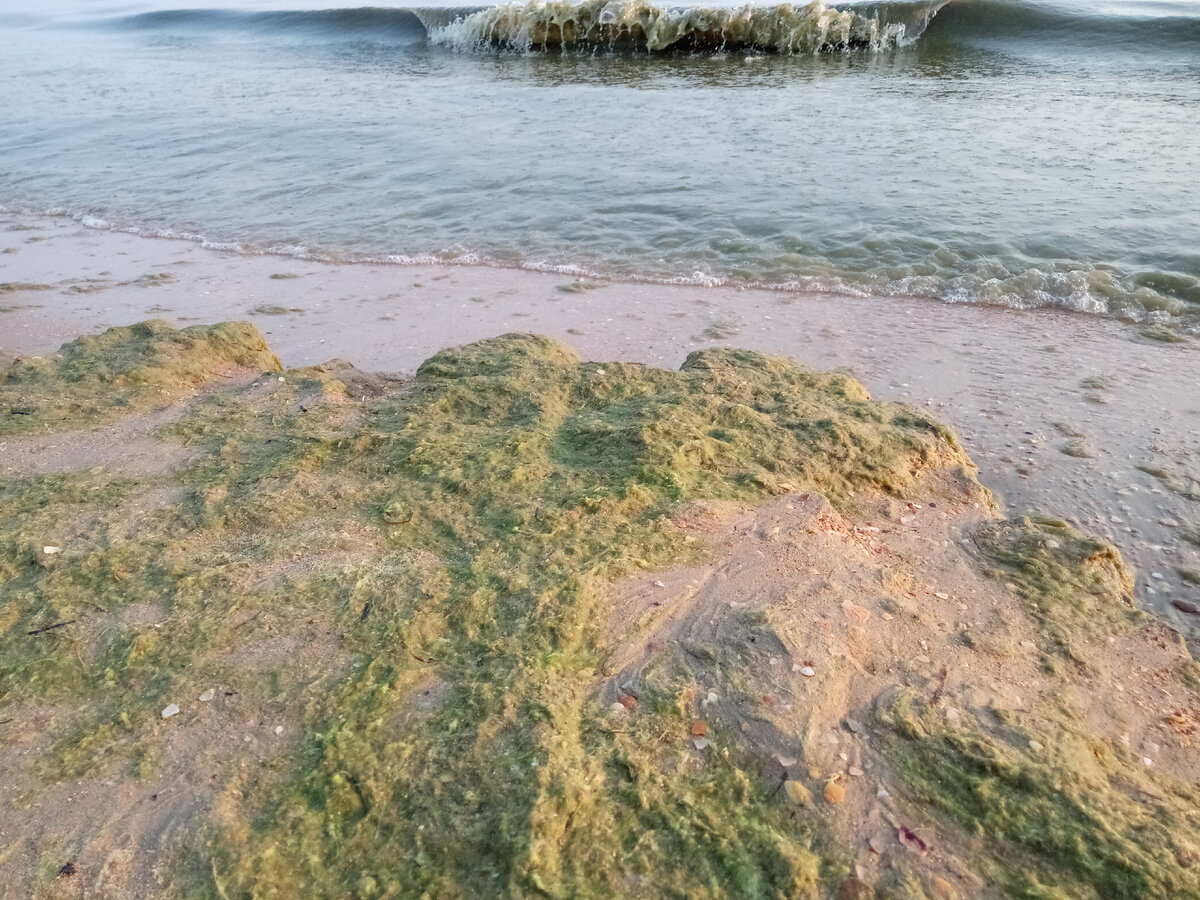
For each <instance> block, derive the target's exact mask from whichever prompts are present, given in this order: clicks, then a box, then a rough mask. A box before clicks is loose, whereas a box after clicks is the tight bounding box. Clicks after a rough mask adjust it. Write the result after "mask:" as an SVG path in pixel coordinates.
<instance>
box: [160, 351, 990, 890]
mask: <svg viewBox="0 0 1200 900" xmlns="http://www.w3.org/2000/svg"><path fill="white" fill-rule="evenodd" d="M212 411H213V409H212V404H210V409H209V410H208V413H207V414H212ZM201 418H202V417H201ZM296 421H297V419H295V418H292V419H289V418H286V417H283V418H280V417H278V416H274V417H273V418H272V427H271V430H270V433H271V434H272V435H274V436H275V438H274V440H275V441H276V443H277V445H278V446H277V447H276V448H275V449H272V450H270V451H269V452H264V448H261V447H260V448H259V449H258V453H259V455H258V457H257V460H256V461H254V462H251V461H250V457H249V456H248V455H246V449H247V443H248V441H247V434H251V435H253V434H254V433H255V432H256V429H257V428H258V427H259V426H257V425H256V424H255V423H252V422H249V423H242V427H240V428H239V429H238V430H239V435H238V437H237V438H233V437H228V436H222V437H220V440H221V441H222V442H223V444H222V451H219V452H218V453H216V454H215V456H214V457H213V458H214V459H215V458H221V459H225V458H227V457H228V454H226V453H224V452H223V451H224V449H225V448H227V447H229V446H230V444H231V443H234V442H236V444H237V448H238V449H237V455H238V456H239V457H241V458H243V459H245V460H246V463H247V464H248V465H251V466H253V467H254V468H253V471H254V472H255V475H254V476H253V477H251V478H246V477H245V475H244V474H243V473H242V472H241V471H240V470H235V471H233V472H230V473H228V475H227V476H222V475H221V473H220V472H217V471H212V472H209V473H207V474H206V477H205V481H206V483H212V482H213V481H214V480H219V479H221V478H222V477H224V478H225V479H226V480H227V483H228V484H229V485H230V490H231V492H232V491H233V490H236V486H237V485H238V484H241V483H249V484H254V483H257V482H258V481H259V480H261V478H262V477H263V472H264V471H277V470H278V466H279V463H278V462H277V461H272V460H278V458H279V456H280V455H281V454H287V453H288V452H289V451H288V450H287V449H286V448H287V446H288V445H289V438H288V437H287V436H286V435H287V434H288V431H289V427H290V426H291V425H292V424H293V423H294V422H296ZM180 428H184V429H193V433H195V434H197V435H202V436H203V437H202V438H201V439H204V440H208V439H211V438H213V437H215V436H217V435H218V434H219V431H218V430H216V429H213V428H210V426H208V425H204V424H201V425H198V424H197V423H196V421H187V420H185V421H184V422H181V423H180ZM935 463H936V464H945V463H956V464H958V465H968V463H967V462H966V459H965V457H964V456H962V454H961V451H959V450H958V449H957V448H955V447H953V446H951V445H950V444H948V443H947V442H946V441H945V440H944V439H943V438H942V437H941V435H940V433H939V432H938V430H937V429H936V427H935V426H934V425H933V423H930V422H928V421H926V420H924V419H923V418H921V417H920V416H919V415H916V414H915V413H913V412H910V411H907V410H903V409H900V408H895V407H889V406H886V405H883V404H877V403H873V402H871V401H870V400H869V398H868V397H867V395H866V393H865V391H863V389H862V388H861V387H860V386H859V385H858V384H857V383H855V382H853V381H852V380H851V379H848V378H846V377H844V376H840V375H817V374H815V373H812V372H809V371H807V370H804V369H802V368H800V367H798V366H796V365H794V364H792V363H789V362H786V361H783V360H776V359H772V358H769V357H764V356H761V355H759V354H753V353H747V352H744V351H703V352H700V353H696V354H693V355H692V356H691V357H689V359H688V361H687V362H686V363H685V365H684V367H683V369H682V370H681V371H680V372H674V373H673V372H666V371H662V370H658V369H652V368H648V367H645V366H636V365H627V364H620V363H604V364H595V363H580V362H579V361H578V359H577V358H576V357H575V355H574V354H573V353H572V352H571V351H570V350H568V349H567V348H565V347H563V346H561V345H559V344H556V343H554V342H552V341H549V340H546V339H542V338H534V337H530V336H525V335H509V336H506V337H504V338H499V339H495V340H492V341H484V342H481V343H479V344H474V345H470V346H468V347H463V348H455V349H452V350H447V351H443V352H442V353H439V354H437V355H436V356H434V357H433V358H431V359H430V360H428V361H427V362H426V363H425V364H424V365H423V366H422V367H421V368H420V370H419V372H418V374H417V378H416V379H415V381H414V382H413V383H412V384H411V385H408V386H407V389H406V391H405V392H404V393H403V394H402V395H400V396H392V397H385V398H383V399H381V400H380V401H377V402H376V403H374V404H371V405H370V406H369V407H368V409H367V418H366V419H365V421H363V422H362V424H361V425H360V427H359V428H358V429H357V434H356V435H355V436H353V437H352V438H350V439H347V440H345V441H343V442H342V444H341V445H340V446H338V447H335V448H334V450H333V452H332V455H331V456H330V457H329V458H328V459H327V461H326V462H325V465H326V466H327V467H329V468H332V469H336V470H337V471H338V472H339V473H340V474H341V476H342V477H343V478H347V479H349V481H351V482H353V483H355V484H357V485H358V487H357V488H346V492H345V493H344V496H348V495H349V494H350V492H352V491H357V493H355V494H354V497H355V500H356V502H358V503H360V504H361V506H360V510H361V512H362V513H363V514H364V515H366V516H367V517H368V518H369V519H370V520H371V521H372V522H374V523H376V524H377V526H378V528H379V529H380V530H381V533H382V534H383V535H384V536H385V539H386V546H387V547H389V548H391V553H390V557H389V559H390V562H389V563H388V567H387V571H388V575H387V577H383V576H381V575H378V574H372V573H371V572H370V571H369V570H368V571H366V572H363V573H361V574H360V576H359V578H358V581H357V583H356V584H355V589H354V591H353V592H352V596H351V597H350V598H348V601H347V603H346V606H345V612H344V616H345V618H346V619H349V618H351V617H353V618H355V619H357V621H356V622H355V624H354V625H353V627H352V634H353V643H354V646H355V647H356V648H357V651H358V652H359V653H360V654H361V658H362V659H363V660H369V662H367V663H365V665H364V666H363V667H362V668H361V669H359V670H358V671H357V672H356V673H355V674H354V675H353V676H351V677H350V678H348V679H347V680H346V681H345V682H344V683H343V684H342V685H341V686H340V687H339V688H338V690H337V691H336V692H335V694H333V695H331V696H330V697H329V698H328V699H327V700H326V701H325V702H323V703H319V704H314V705H313V706H312V707H311V709H310V716H311V718H310V720H309V729H310V734H311V735H312V738H310V740H309V742H308V743H307V745H306V748H305V751H304V754H303V755H302V758H301V762H300V771H299V772H298V773H297V774H296V775H295V780H294V781H293V783H292V784H293V786H292V787H291V788H290V789H288V790H287V791H285V792H283V793H282V794H281V795H280V796H275V797H271V798H266V797H263V798H259V799H258V801H257V803H251V806H252V808H254V809H255V810H256V815H257V819H256V821H257V823H258V824H257V825H256V826H254V827H251V828H249V829H245V828H239V826H237V825H235V824H230V825H228V826H227V829H226V830H225V831H224V832H223V833H222V837H221V838H220V839H219V841H218V847H223V848H224V849H223V850H219V851H218V857H217V858H218V865H217V870H218V877H219V880H220V883H221V885H222V887H223V889H224V890H226V891H227V892H229V893H230V895H231V896H232V895H234V894H242V893H248V894H257V895H260V896H287V895H289V893H291V892H293V891H295V890H299V889H300V885H304V890H305V891H308V892H310V895H312V896H327V895H336V894H338V893H340V892H341V891H344V890H345V887H346V885H347V884H354V885H355V886H356V889H357V890H358V891H359V892H360V894H361V895H362V896H391V895H397V894H405V895H410V894H411V895H415V894H419V893H421V892H424V891H427V892H429V893H431V894H436V895H444V896H479V895H483V894H493V893H496V892H515V893H526V892H539V893H544V894H548V895H550V896H593V895H602V896H606V895H612V894H622V895H626V896H684V895H689V894H694V893H705V894H708V895H712V896H806V895H810V894H813V892H815V891H816V884H817V880H818V874H817V873H818V870H819V863H820V860H819V857H818V855H817V854H816V853H815V852H814V851H813V849H812V847H811V839H810V834H809V831H808V828H807V827H801V826H800V825H797V824H795V823H792V822H791V820H790V819H787V817H786V815H785V813H784V812H783V808H782V806H781V804H780V803H779V802H778V801H777V800H775V799H772V798H771V797H770V791H769V787H770V785H765V784H764V782H763V781H762V779H761V778H760V777H759V776H758V774H757V771H756V770H755V769H754V768H753V767H752V766H750V764H749V763H748V762H746V761H740V762H739V760H738V759H737V758H736V757H730V759H726V758H725V757H723V756H720V757H711V758H700V759H695V758H694V757H695V753H694V752H690V753H689V752H688V751H689V748H688V747H687V746H686V744H685V739H686V735H687V721H688V720H687V717H686V716H685V715H684V714H683V713H682V712H681V711H679V710H678V709H675V710H672V709H671V704H670V703H669V702H668V700H667V699H663V698H660V699H657V700H656V699H655V698H654V697H651V696H646V697H642V698H641V700H642V702H641V704H640V706H639V711H638V713H637V714H635V716H633V717H632V718H631V720H630V721H629V722H628V723H626V724H625V725H624V726H622V727H615V726H614V725H612V724H611V723H610V721H609V719H608V718H607V715H608V713H607V710H605V709H603V708H600V707H598V706H597V705H596V703H595V702H594V700H593V699H592V698H593V694H594V684H595V681H596V678H597V666H598V665H599V663H600V661H601V658H602V657H601V654H600V653H599V651H598V650H597V646H598V644H599V643H600V640H599V637H598V634H597V631H596V629H597V609H596V605H595V604H596V602H597V600H598V598H599V596H600V592H599V587H600V585H602V584H603V583H604V582H606V581H607V580H609V579H611V578H613V577H616V576H618V575H621V574H624V573H626V572H628V571H630V570H632V569H637V568H652V567H657V566H663V565H667V564H670V563H672V562H679V561H683V560H686V559H688V558H689V557H690V556H691V555H693V554H694V553H695V551H694V550H691V549H690V548H688V547H687V546H686V545H684V544H683V543H682V542H681V539H680V538H679V537H678V536H677V535H674V534H673V533H672V532H671V531H670V530H669V529H666V528H665V527H664V526H663V524H662V523H663V517H664V516H665V515H667V514H668V513H670V512H671V511H672V510H673V509H675V508H676V507H677V505H678V504H679V503H681V502H683V501H686V500H688V499H690V498H693V497H700V496H707V497H730V498H745V499H755V498H760V497H764V496H767V495H769V494H770V493H772V492H776V491H780V490H783V489H784V488H781V487H780V485H781V484H783V483H789V485H790V486H795V487H797V488H800V487H805V486H808V487H816V486H818V485H819V486H821V487H822V489H824V490H827V491H828V492H829V493H830V494H831V495H833V496H835V497H841V498H845V497H848V496H849V495H850V494H851V493H852V492H853V491H854V490H855V489H856V488H857V489H862V488H866V487H878V488H882V489H891V490H903V489H904V488H906V487H908V486H910V485H912V484H913V483H914V481H915V480H916V479H917V478H918V477H919V476H920V473H921V471H922V470H923V469H924V468H927V467H928V466H930V465H933V464H935ZM297 464H298V461H297V460H296V459H294V458H290V459H289V462H288V466H289V467H292V466H295V465H297ZM364 485H367V486H369V487H368V488H367V489H365V490H364V487H363V486H364ZM229 499H230V500H234V499H235V498H234V496H233V494H232V493H231V494H230V496H229ZM236 506H237V509H238V515H239V516H245V515H247V511H248V510H251V509H253V507H254V499H253V498H237V499H236ZM272 507H273V508H275V509H277V508H278V507H279V504H272ZM228 514H229V513H228V512H226V513H225V515H228ZM360 611H361V612H360ZM368 612H369V614H368ZM429 683H436V684H438V685H444V686H445V688H444V691H443V692H440V696H441V700H440V701H439V704H438V705H437V707H436V708H435V709H432V710H429V711H427V712H426V713H424V714H422V716H421V717H420V721H421V728H420V729H412V730H407V729H400V730H397V729H396V728H395V727H392V726H391V723H394V722H395V721H396V720H397V719H399V720H401V721H410V720H411V719H412V718H413V716H414V715H416V714H415V713H413V712H412V711H411V709H409V707H410V706H411V705H412V704H413V703H414V702H416V701H415V700H414V698H413V696H412V690H413V688H412V686H413V685H425V684H429ZM668 696H669V691H666V689H665V688H664V694H663V697H664V698H665V697H668ZM239 818H240V816H239ZM250 846H255V847H262V848H265V850H264V852H262V853H248V852H244V850H242V851H239V849H238V848H248V847H250Z"/></svg>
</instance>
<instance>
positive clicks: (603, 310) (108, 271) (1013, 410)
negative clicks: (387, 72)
mask: <svg viewBox="0 0 1200 900" xmlns="http://www.w3.org/2000/svg"><path fill="white" fill-rule="evenodd" d="M0 229H5V230H3V231H0V244H2V245H3V246H0V250H9V249H10V248H12V250H14V251H15V252H4V253H3V254H0V282H2V283H4V284H5V285H7V286H8V288H9V289H7V290H6V291H5V293H4V294H3V295H0V308H3V309H5V310H6V311H5V312H2V313H0V353H3V354H4V355H5V356H8V357H12V356H18V355H23V354H26V355H27V354H32V353H45V352H49V351H53V350H54V349H55V348H57V347H58V346H59V345H61V344H62V343H64V342H66V341H69V340H71V339H73V338H75V337H77V336H79V335H81V334H87V333H92V332H96V331H99V330H102V329H103V328H107V327H110V326H114V325H124V324H130V323H133V322H137V321H141V320H144V319H147V318H152V317H157V318H163V319H166V320H168V321H170V322H173V323H175V324H177V325H188V324H193V323H196V322H206V323H208V322H216V321H221V320H227V319H235V320H247V321H250V322H252V323H254V324H255V325H257V326H258V327H259V328H260V329H261V330H262V331H263V332H264V333H265V334H266V336H267V339H268V340H269V341H270V343H271V346H272V348H274V349H275V350H276V351H277V352H278V353H279V355H280V356H281V357H282V358H283V359H284V360H285V362H286V363H287V364H288V365H290V366H304V365H313V364H317V363H320V362H322V361H325V360H327V359H329V358H332V357H339V358H345V359H349V360H350V361H352V362H353V363H354V364H355V365H356V366H358V367H359V368H361V369H363V370H372V371H373V370H382V371H390V372H397V373H400V374H401V375H407V374H410V373H411V372H412V371H413V370H414V369H415V367H416V366H417V365H418V364H419V363H420V362H421V361H422V360H424V359H426V358H428V357H429V356H431V355H432V354H433V353H435V352H437V351H438V350H440V349H443V348H444V347H447V346H457V345H461V344H465V343H468V342H471V341H475V340H479V339H482V338H486V337H492V336H495V335H498V334H502V333H506V332H535V333H540V334H547V335H549V336H552V337H555V338H557V339H559V340H562V341H564V342H566V343H569V344H570V345H571V346H573V347H575V348H576V349H577V350H578V351H579V353H580V354H581V356H583V357H584V358H591V359H622V360H628V361H634V362H643V363H647V364H653V365H658V366H663V367H666V368H675V367H677V366H678V365H679V364H680V363H681V362H682V361H683V358H684V357H685V356H686V355H687V353H688V352H691V351H692V350H696V349H700V348H704V347H713V346H733V347H746V348H748V349H754V350H759V351H761V352H766V353H771V354H778V355H783V356H788V357H791V358H794V359H796V360H797V361H799V362H800V363H802V364H804V365H807V366H811V367H813V368H816V369H841V370H845V371H848V372H850V373H852V374H853V375H854V376H855V377H856V378H858V379H859V380H860V381H862V382H863V383H864V384H865V385H866V386H867V388H868V389H869V390H870V391H871V393H872V395H873V396H875V397H877V398H879V399H884V400H893V401H899V402H905V403H909V404H912V405H914V406H918V407H922V408H926V409H928V410H929V411H930V412H931V413H932V414H934V415H935V416H937V417H938V418H940V419H942V420H943V421H946V422H947V423H948V424H949V425H950V426H951V427H953V428H954V429H955V430H956V431H957V433H958V434H959V435H960V437H961V438H962V440H963V441H964V444H965V446H966V448H967V449H968V451H969V452H970V454H971V456H972V457H973V458H974V460H975V461H976V463H977V464H978V465H979V467H980V480H981V481H982V482H983V484H985V485H986V486H987V487H989V488H990V489H992V490H993V491H994V492H995V493H996V494H997V495H998V496H999V497H1000V498H1001V499H1002V500H1003V501H1004V503H1005V504H1006V506H1007V507H1008V508H1009V510H1010V511H1011V512H1016V511H1019V510H1022V509H1026V508H1029V509H1037V510H1041V511H1045V512H1047V513H1050V514H1053V515H1058V516H1063V517H1065V518H1068V519H1070V520H1072V521H1074V522H1077V523H1078V524H1079V525H1080V526H1081V527H1083V528H1084V529H1086V530H1089V531H1092V532H1095V533H1097V534H1098V535H1100V536H1102V537H1105V538H1107V539H1110V540H1112V541H1113V542H1114V543H1115V544H1116V545H1117V546H1118V547H1119V549H1120V550H1121V552H1122V553H1123V554H1124V555H1125V557H1126V559H1127V560H1128V561H1129V562H1130V564H1131V565H1132V566H1133V567H1134V569H1135V570H1136V572H1137V594H1138V598H1139V601H1140V602H1141V603H1142V605H1144V606H1145V607H1146V608H1147V609H1149V610H1151V611H1153V612H1154V613H1156V614H1157V615H1159V616H1161V617H1162V618H1164V619H1165V620H1167V621H1168V622H1169V623H1170V624H1171V625H1172V626H1173V627H1175V628H1177V629H1179V630H1180V631H1181V632H1183V633H1184V634H1185V635H1187V636H1188V637H1189V639H1190V640H1192V641H1193V642H1194V641H1195V640H1196V638H1197V635H1200V616H1196V615H1192V614H1188V613H1185V612H1182V611H1181V610H1179V609H1178V608H1176V607H1175V606H1174V605H1173V603H1172V601H1174V600H1183V601H1192V602H1200V589H1198V588H1196V587H1195V586H1194V585H1192V584H1190V583H1188V582H1187V581H1186V580H1184V579H1183V578H1181V577H1180V576H1179V574H1178V572H1177V570H1178V569H1185V570H1186V569H1196V568H1200V548H1197V547H1196V546H1194V545H1192V544H1189V543H1188V542H1187V541H1185V540H1183V539H1181V537H1180V531H1182V530H1183V529H1184V528H1186V527H1187V526H1188V525H1191V524H1193V523H1194V522H1195V521H1196V520H1197V519H1198V518H1200V512H1198V511H1197V509H1195V508H1194V507H1195V506H1196V504H1195V502H1194V501H1193V500H1190V499H1188V498H1187V497H1185V496H1183V495H1182V494H1181V493H1179V492H1178V489H1179V488H1180V486H1181V485H1182V486H1186V485H1188V484H1189V482H1187V480H1186V479H1187V474H1188V473H1189V471H1191V472H1194V471H1196V468H1195V467H1196V462H1195V461H1196V460H1198V459H1200V439H1198V438H1197V437H1196V436H1195V435H1196V433H1197V432H1200V427H1198V426H1200V403H1196V402H1195V401H1194V399H1193V396H1192V392H1191V391H1190V390H1189V387H1188V386H1189V385H1194V384H1196V383H1200V354H1197V352H1196V345H1195V344H1191V343H1188V344H1178V345H1175V344H1160V343H1156V342H1153V341H1150V340H1147V339H1145V338H1143V337H1140V336H1139V335H1138V333H1137V331H1136V330H1135V329H1134V328H1133V327H1131V326H1128V325H1124V324H1122V323H1119V322H1116V321H1113V320H1105V319H1100V318H1098V317H1093V316H1085V315H1081V314H1077V313H1066V312H1057V311H1051V310H1036V311H1029V312H1024V311H1018V310H1011V309H999V308H988V307H976V306H954V305H947V304H944V303H941V302H938V301H932V300H924V299H913V300H911V301H905V300H903V299H899V298H895V299H891V300H881V299H877V298H876V299H863V298H857V297H847V296H830V295H801V294H781V293H779V292H777V291H769V290H760V289H742V288H732V287H700V286H691V285H681V286H674V285H662V284H651V283H638V282H632V283H630V282H600V281H593V280H589V279H576V278H573V277H571V276H566V275H558V274H551V273H537V272H531V271H527V270H521V269H494V268H485V267H468V266H454V265H422V264H417V265H405V266H396V265H380V266H373V265H369V264H350V265H338V264H329V263H317V262H311V261H305V260H301V259H295V258H289V257H271V256H240V255H234V254H230V253H228V252H222V251H219V250H211V249H207V248H205V247H202V246H201V245H199V244H193V243H190V242H181V241H177V240H170V239H155V238H146V237H141V236H137V235H132V234H124V233H120V232H104V231H96V230H94V229H88V228H86V227H84V226H82V225H80V224H79V223H77V222H75V221H73V220H65V219H64V220H54V219H45V218H33V217H22V216H17V215H11V214H7V213H6V214H0ZM15 229H19V230H15ZM13 285H27V286H37V287H38V288H42V289H30V288H18V289H15V290H14V289H12V286H13ZM1064 451H1066V452H1064ZM1071 454H1078V455H1071ZM1139 466H1144V467H1146V468H1149V469H1153V470H1155V471H1157V472H1158V473H1159V476H1157V477H1156V476H1155V475H1153V474H1150V473H1148V472H1146V471H1143V470H1142V469H1139V468H1138V467H1139ZM1189 467H1190V468H1189ZM2 474H4V472H3V468H2V467H0V475H2ZM1172 486H1174V488H1175V489H1176V490H1173V489H1172ZM1156 576H1159V577H1156ZM1193 646H1194V643H1193Z"/></svg>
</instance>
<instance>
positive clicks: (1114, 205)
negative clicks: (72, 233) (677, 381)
mask: <svg viewBox="0 0 1200 900" xmlns="http://www.w3.org/2000/svg"><path fill="white" fill-rule="evenodd" d="M195 3H196V4H197V5H195V6H190V5H181V4H179V3H176V2H172V0H128V2H126V0H92V2H84V0H37V2H35V0H5V2H4V3H3V4H2V5H0V209H3V210H4V211H7V212H11V213H21V214H34V215H55V216H66V217H72V218H74V219H76V220H77V221H79V222H80V223H83V224H84V225H87V226H90V227H93V228H98V229H113V230H119V231H129V232H133V233H137V234H144V235H147V236H162V237H175V238H184V239H189V240H194V241H198V242H202V243H205V244H207V245H210V246H214V247H218V248H222V249H225V250H228V251H232V252H237V253H244V254H286V255H292V256H298V257H303V258H308V259H315V260H325V261H332V262H341V263H348V264H351V263H362V262H369V263H372V264H375V265H378V264H381V263H392V264H395V265H398V266H402V265H405V264H413V263H422V264H425V263H429V262H431V261H436V262H444V263H450V264H456V265H471V266H488V265H490V266H502V267H517V268H526V269H532V270H542V271H553V272H560V273H565V274H568V275H572V276H576V277H580V278H603V279H610V280H616V281H620V280H626V281H647V282H662V283H676V284H696V285H734V286H748V287H749V286H753V287H760V288H767V289H771V290H777V291H781V292H798V293H808V292H814V291H816V292H832V293H834V294H839V295H850V296H854V297H859V298H863V297H865V298H870V299H871V300H873V301H874V300H877V301H878V302H879V303H889V302H895V301H896V299H897V298H905V299H907V298H912V297H922V298H933V299H936V300H941V301H945V302H947V303H957V304H987V305H990V306H994V307H1011V308H1016V309H1029V308H1037V307H1056V308H1060V309H1067V310H1074V311H1078V312H1080V313H1085V314H1093V315H1098V316H1107V317H1116V318H1118V319H1121V320H1124V321H1127V322H1131V323H1143V324H1156V325H1161V326H1164V327H1167V328H1169V329H1174V330H1176V331H1178V332H1181V333H1188V332H1191V333H1200V2H1195V0H1145V2H1138V0H1131V2H1109V0H1097V2H1077V0H1037V2H1024V0H948V2H947V0H905V2H887V3H844V4H843V3H839V4H836V5H832V4H829V5H827V4H825V3H822V2H820V0H816V2H812V3H809V4H807V5H806V4H803V3H797V4H778V5H771V4H767V3H760V4H751V5H732V4H731V5H722V4H717V5H680V6H674V5H662V6H658V5H654V4H651V3H648V2H636V0H552V2H532V3H529V4H511V5H501V6H467V7H462V6H457V7H449V6H444V7H443V6H421V7H416V6H405V5H400V4H387V3H377V4H376V5H374V6H369V7H366V6H357V5H352V4H350V5H347V4H334V3H333V0H325V2H319V0H318V2H309V0H195Z"/></svg>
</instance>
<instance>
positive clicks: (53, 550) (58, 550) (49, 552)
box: [42, 544, 62, 556]
mask: <svg viewBox="0 0 1200 900" xmlns="http://www.w3.org/2000/svg"><path fill="white" fill-rule="evenodd" d="M42 552H43V553H45V554H46V555H47V556H53V555H54V554H55V553H62V547H55V546H54V545H52V544H48V545H46V546H45V547H43V548H42Z"/></svg>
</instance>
